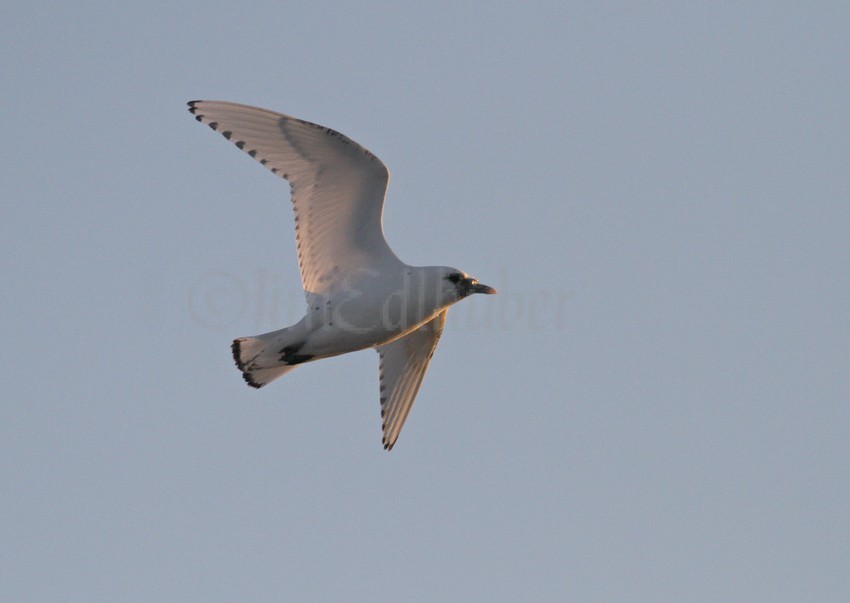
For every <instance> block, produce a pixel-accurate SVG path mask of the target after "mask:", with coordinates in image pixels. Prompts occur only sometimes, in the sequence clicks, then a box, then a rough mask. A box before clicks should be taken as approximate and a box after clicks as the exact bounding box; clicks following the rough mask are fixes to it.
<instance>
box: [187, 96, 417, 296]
mask: <svg viewBox="0 0 850 603" xmlns="http://www.w3.org/2000/svg"><path fill="white" fill-rule="evenodd" d="M189 111H191V112H192V113H193V114H194V115H195V118H196V119H197V120H198V121H200V122H201V123H204V124H207V125H208V126H210V127H211V128H212V129H213V130H215V131H217V132H219V133H220V134H222V135H223V136H224V137H225V138H227V139H228V140H230V141H231V142H233V143H235V144H236V146H237V147H239V148H240V149H242V150H243V151H245V152H246V153H248V155H250V156H251V157H253V158H254V159H256V160H257V161H259V162H260V163H261V164H263V165H264V166H266V167H267V168H268V169H270V170H271V171H272V173H274V174H276V175H277V176H280V177H281V178H284V179H286V180H288V181H289V184H290V187H291V192H292V204H293V208H294V210H295V237H296V241H297V244H298V265H299V268H300V269H301V282H302V284H303V285H304V291H305V292H306V294H307V298H308V301H309V300H310V294H317V295H320V296H324V295H328V294H330V293H332V292H333V291H335V290H338V289H340V288H343V287H345V286H346V281H345V279H346V278H351V277H350V276H348V277H347V275H355V276H356V275H357V274H358V273H359V272H362V271H364V270H367V271H374V270H378V269H379V268H378V267H381V266H388V265H393V264H395V263H398V264H400V263H401V262H400V260H399V259H398V258H397V257H396V256H395V254H394V253H393V252H392V250H391V249H390V247H389V245H387V242H386V239H384V233H383V229H382V226H381V213H382V210H383V205H384V195H385V194H386V191H387V183H388V182H389V171H388V170H387V168H386V166H385V165H384V164H383V163H382V162H381V160H380V159H378V158H377V157H376V156H375V155H373V154H372V153H370V152H369V151H367V150H366V149H364V148H363V147H361V146H360V145H359V144H357V143H356V142H354V141H353V140H351V139H350V138H348V137H346V136H343V135H342V134H340V133H339V132H335V131H334V130H331V129H330V128H325V127H324V126H319V125H317V124H313V123H310V122H307V121H303V120H300V119H296V118H294V117H289V116H286V115H281V114H280V113H273V112H272V111H267V110H265V109H259V108H256V107H248V106H245V105H237V104H234V103H227V102H220V101H192V102H190V103H189Z"/></svg>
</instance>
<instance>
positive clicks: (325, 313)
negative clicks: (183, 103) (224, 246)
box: [189, 101, 495, 449]
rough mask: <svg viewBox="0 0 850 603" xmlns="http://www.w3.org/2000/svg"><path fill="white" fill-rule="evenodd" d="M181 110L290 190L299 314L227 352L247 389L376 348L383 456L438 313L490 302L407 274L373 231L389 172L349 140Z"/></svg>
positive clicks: (437, 274)
mask: <svg viewBox="0 0 850 603" xmlns="http://www.w3.org/2000/svg"><path fill="white" fill-rule="evenodd" d="M189 107H190V111H191V112H192V113H193V114H194V115H195V117H196V119H198V121H200V122H202V123H206V124H208V125H209V126H210V127H211V128H213V129H214V130H216V131H219V132H221V134H222V135H224V136H225V138H227V139H229V140H231V141H232V142H234V143H235V144H236V146H237V147H239V148H240V149H242V150H244V151H245V152H247V153H248V154H249V155H250V156H251V157H253V158H255V159H256V160H258V161H259V162H260V163H262V164H263V165H265V166H266V167H267V168H269V169H270V170H271V171H272V172H273V173H275V174H276V175H278V176H281V177H283V178H285V179H286V180H288V181H289V183H290V186H291V190H292V202H293V209H294V211H295V223H296V239H297V243H298V260H299V267H300V269H301V280H302V284H303V286H304V291H305V294H306V297H307V313H306V314H305V316H304V318H302V319H301V320H300V321H299V322H297V323H296V324H294V325H292V326H290V327H287V328H285V329H281V330H279V331H274V332H271V333H266V334H263V335H257V336H254V337H242V338H239V339H236V340H234V342H233V345H232V350H233V357H234V360H235V361H236V364H237V366H238V367H239V369H240V370H241V371H242V374H243V377H244V379H245V381H246V382H247V383H248V384H249V385H251V386H253V387H262V386H263V385H266V384H267V383H269V382H270V381H272V380H274V379H276V378H278V377H280V376H281V375H283V374H285V373H287V372H288V371H290V370H292V369H293V368H294V367H296V366H298V365H299V364H303V363H305V362H311V361H314V360H319V359H321V358H328V357H331V356H338V355H340V354H345V353H348V352H353V351H357V350H362V349H366V348H376V349H377V351H378V353H379V355H380V377H381V386H380V389H381V414H382V417H383V431H384V447H385V448H388V449H389V448H392V446H393V444H394V443H395V440H396V438H397V437H398V434H399V432H400V431H401V427H402V426H403V424H404V421H405V419H406V418H407V415H408V413H409V412H410V407H411V406H412V405H413V400H414V398H415V396H416V393H417V392H418V390H419V386H420V385H421V383H422V377H423V376H424V374H425V371H426V370H427V367H428V361H429V360H430V358H431V355H432V354H433V351H434V348H435V347H436V345H437V341H438V340H439V337H440V334H441V333H442V329H443V325H444V324H445V316H446V311H447V308H448V307H449V306H450V305H452V304H453V303H455V302H457V301H459V300H460V299H463V298H464V297H466V296H467V295H469V294H471V293H495V291H494V290H493V289H492V288H490V287H487V286H486V285H480V284H479V283H478V282H477V281H476V280H475V279H473V278H471V277H469V276H467V275H466V274H465V273H463V272H461V271H460V270H457V269H455V268H448V267H441V266H426V267H419V266H408V265H407V264H405V263H403V262H402V261H401V260H399V259H398V258H397V257H396V255H395V254H394V253H393V252H392V250H391V249H390V248H389V246H388V245H387V243H386V240H385V239H384V236H383V230H382V226H381V215H382V210H383V201H384V195H385V193H386V188H387V183H388V181H389V172H388V171H387V169H386V166H384V164H383V163H382V162H381V161H380V160H379V159H378V158H377V157H375V156H374V155H373V154H372V153H370V152H369V151H367V150H366V149H364V148H363V147H361V146H360V145H358V144H357V143H355V142H354V141H353V140H351V139H349V138H347V137H345V136H343V135H342V134H339V133H338V132H336V131H334V130H331V129H329V128H325V127H323V126H319V125H316V124H312V123H310V122H305V121H302V120H299V119H296V118H292V117H288V116H285V115H281V114H279V113H274V112H271V111H267V110H265V109H258V108H255V107H248V106H245V105H237V104H234V103H226V102H219V101H192V102H190V103H189Z"/></svg>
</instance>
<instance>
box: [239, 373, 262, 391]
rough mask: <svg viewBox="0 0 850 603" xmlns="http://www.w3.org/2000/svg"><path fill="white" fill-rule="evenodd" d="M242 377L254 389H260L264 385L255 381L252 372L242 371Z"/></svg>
mask: <svg viewBox="0 0 850 603" xmlns="http://www.w3.org/2000/svg"><path fill="white" fill-rule="evenodd" d="M242 378H243V379H244V380H245V383H247V384H248V385H250V386H251V387H253V388H254V389H260V388H261V387H263V384H262V383H257V382H256V381H254V379H253V378H252V377H251V373H246V372H245V371H242Z"/></svg>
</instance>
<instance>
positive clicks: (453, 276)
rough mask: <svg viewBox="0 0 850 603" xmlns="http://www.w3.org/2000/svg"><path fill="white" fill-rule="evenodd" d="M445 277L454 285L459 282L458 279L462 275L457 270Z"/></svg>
mask: <svg viewBox="0 0 850 603" xmlns="http://www.w3.org/2000/svg"><path fill="white" fill-rule="evenodd" d="M446 278H447V279H449V280H450V281H451V282H453V283H454V284H455V285H456V284H458V283H459V282H460V279H462V278H463V276H462V275H461V274H460V273H459V272H452V273H451V274H450V275H448V276H447V277H446Z"/></svg>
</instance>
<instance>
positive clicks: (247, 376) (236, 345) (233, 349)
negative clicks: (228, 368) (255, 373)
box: [230, 339, 265, 389]
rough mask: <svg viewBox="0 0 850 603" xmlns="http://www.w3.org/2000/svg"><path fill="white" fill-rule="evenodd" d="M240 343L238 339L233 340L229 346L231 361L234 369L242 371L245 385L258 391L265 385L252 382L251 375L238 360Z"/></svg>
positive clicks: (240, 360)
mask: <svg viewBox="0 0 850 603" xmlns="http://www.w3.org/2000/svg"><path fill="white" fill-rule="evenodd" d="M239 346H240V341H239V340H238V339H234V340H233V343H231V344H230V350H231V352H233V361H234V362H235V363H236V368H238V369H239V370H240V371H242V378H243V379H244V380H245V383H247V384H248V385H250V386H251V387H253V388H254V389H260V388H261V387H263V385H265V384H264V383H257V382H256V381H254V378H253V377H252V376H251V373H250V372H248V370H247V369H246V368H245V364H244V363H243V362H242V359H241V358H240V356H241V354H240V348H239Z"/></svg>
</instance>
